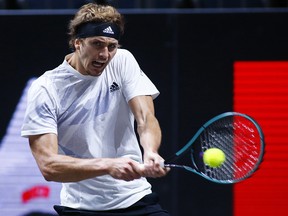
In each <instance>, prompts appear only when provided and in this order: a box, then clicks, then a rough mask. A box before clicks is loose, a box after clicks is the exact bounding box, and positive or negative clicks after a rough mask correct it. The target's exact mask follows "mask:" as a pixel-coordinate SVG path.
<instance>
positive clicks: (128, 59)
mask: <svg viewBox="0 0 288 216" xmlns="http://www.w3.org/2000/svg"><path fill="white" fill-rule="evenodd" d="M122 61H123V62H122V65H123V70H122V72H123V75H122V82H123V92H124V96H125V99H126V101H129V100H131V99H132V98H133V97H136V96H140V95H151V96H152V97H153V99H155V98H156V97H157V96H158V95H159V94H160V93H159V91H158V89H157V88H156V86H155V85H154V84H153V83H152V81H151V80H150V79H149V78H148V77H147V76H146V74H145V73H144V72H143V71H142V70H141V68H140V67H139V64H138V63H137V61H136V59H135V58H134V56H133V55H132V54H131V53H130V52H129V51H127V50H126V52H125V58H124V59H123V60H122Z"/></svg>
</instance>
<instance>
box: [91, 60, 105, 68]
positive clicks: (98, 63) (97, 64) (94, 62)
mask: <svg viewBox="0 0 288 216" xmlns="http://www.w3.org/2000/svg"><path fill="white" fill-rule="evenodd" d="M92 65H93V67H96V68H102V67H103V66H104V65H105V63H103V62H99V61H93V62H92Z"/></svg>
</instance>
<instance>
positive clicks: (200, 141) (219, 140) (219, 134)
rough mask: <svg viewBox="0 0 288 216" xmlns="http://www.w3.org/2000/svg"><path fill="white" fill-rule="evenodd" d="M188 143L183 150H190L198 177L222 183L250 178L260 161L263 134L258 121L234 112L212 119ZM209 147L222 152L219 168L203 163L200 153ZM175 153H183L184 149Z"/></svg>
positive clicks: (262, 153)
mask: <svg viewBox="0 0 288 216" xmlns="http://www.w3.org/2000/svg"><path fill="white" fill-rule="evenodd" d="M191 140H193V142H192V143H190V142H191ZM191 140H190V142H189V143H188V144H187V145H186V146H185V147H184V148H185V151H187V150H188V149H190V150H191V153H190V155H191V160H192V164H193V166H194V167H195V171H196V172H197V174H200V175H201V176H203V177H205V178H206V179H208V180H210V181H213V182H216V183H223V184H231V183H236V182H240V181H243V180H245V179H247V178H248V177H250V176H251V175H252V174H253V173H254V172H255V171H256V170H257V168H258V167H259V165H260V163H261V162H262V159H263V155H264V149H265V142H264V135H263V132H262V130H261V128H260V126H259V125H258V124H257V122H256V121H255V120H254V119H252V118H251V117H249V116H247V115H245V114H242V113H237V112H227V113H223V114H221V115H218V116H216V117H214V118H213V119H211V120H210V121H208V122H207V123H205V124H204V125H203V126H202V127H201V128H200V129H199V131H198V132H197V133H196V135H195V136H194V137H193V138H192V139H191ZM188 145H189V146H188ZM209 148H218V149H221V150H222V151H223V152H224V154H225V156H226V160H225V161H224V163H223V164H222V165H221V166H219V167H217V168H213V167H210V166H208V165H206V164H204V162H203V154H204V152H205V151H206V150H207V149H209ZM178 153H179V154H182V153H184V151H183V149H182V152H181V150H180V151H179V152H178Z"/></svg>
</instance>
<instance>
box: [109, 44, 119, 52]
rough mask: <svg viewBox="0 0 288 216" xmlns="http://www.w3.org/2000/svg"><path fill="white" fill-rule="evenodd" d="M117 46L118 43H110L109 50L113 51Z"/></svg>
mask: <svg viewBox="0 0 288 216" xmlns="http://www.w3.org/2000/svg"><path fill="white" fill-rule="evenodd" d="M116 48H117V46H116V44H110V45H109V46H108V50H109V51H113V50H114V49H116Z"/></svg>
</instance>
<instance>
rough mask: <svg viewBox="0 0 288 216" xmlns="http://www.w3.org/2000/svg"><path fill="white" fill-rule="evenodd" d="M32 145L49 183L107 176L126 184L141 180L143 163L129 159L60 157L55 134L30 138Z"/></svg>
mask: <svg viewBox="0 0 288 216" xmlns="http://www.w3.org/2000/svg"><path fill="white" fill-rule="evenodd" d="M29 143H30V148H31V151H32V154H33V156H34V158H35V160H36V162H37V164H38V167H39V169H40V171H41V173H42V175H43V177H44V178H45V179H46V180H47V181H56V182H76V181H81V180H85V179H89V178H93V177H96V176H101V175H106V174H108V175H111V176H112V177H114V178H116V179H122V180H126V181H130V180H133V179H137V178H140V177H141V174H140V173H141V167H140V166H139V164H138V163H137V162H135V161H133V160H131V159H128V158H93V159H81V158H74V157H70V156H65V155H59V154H58V139H57V135H55V134H43V135H36V136H30V137H29Z"/></svg>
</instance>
